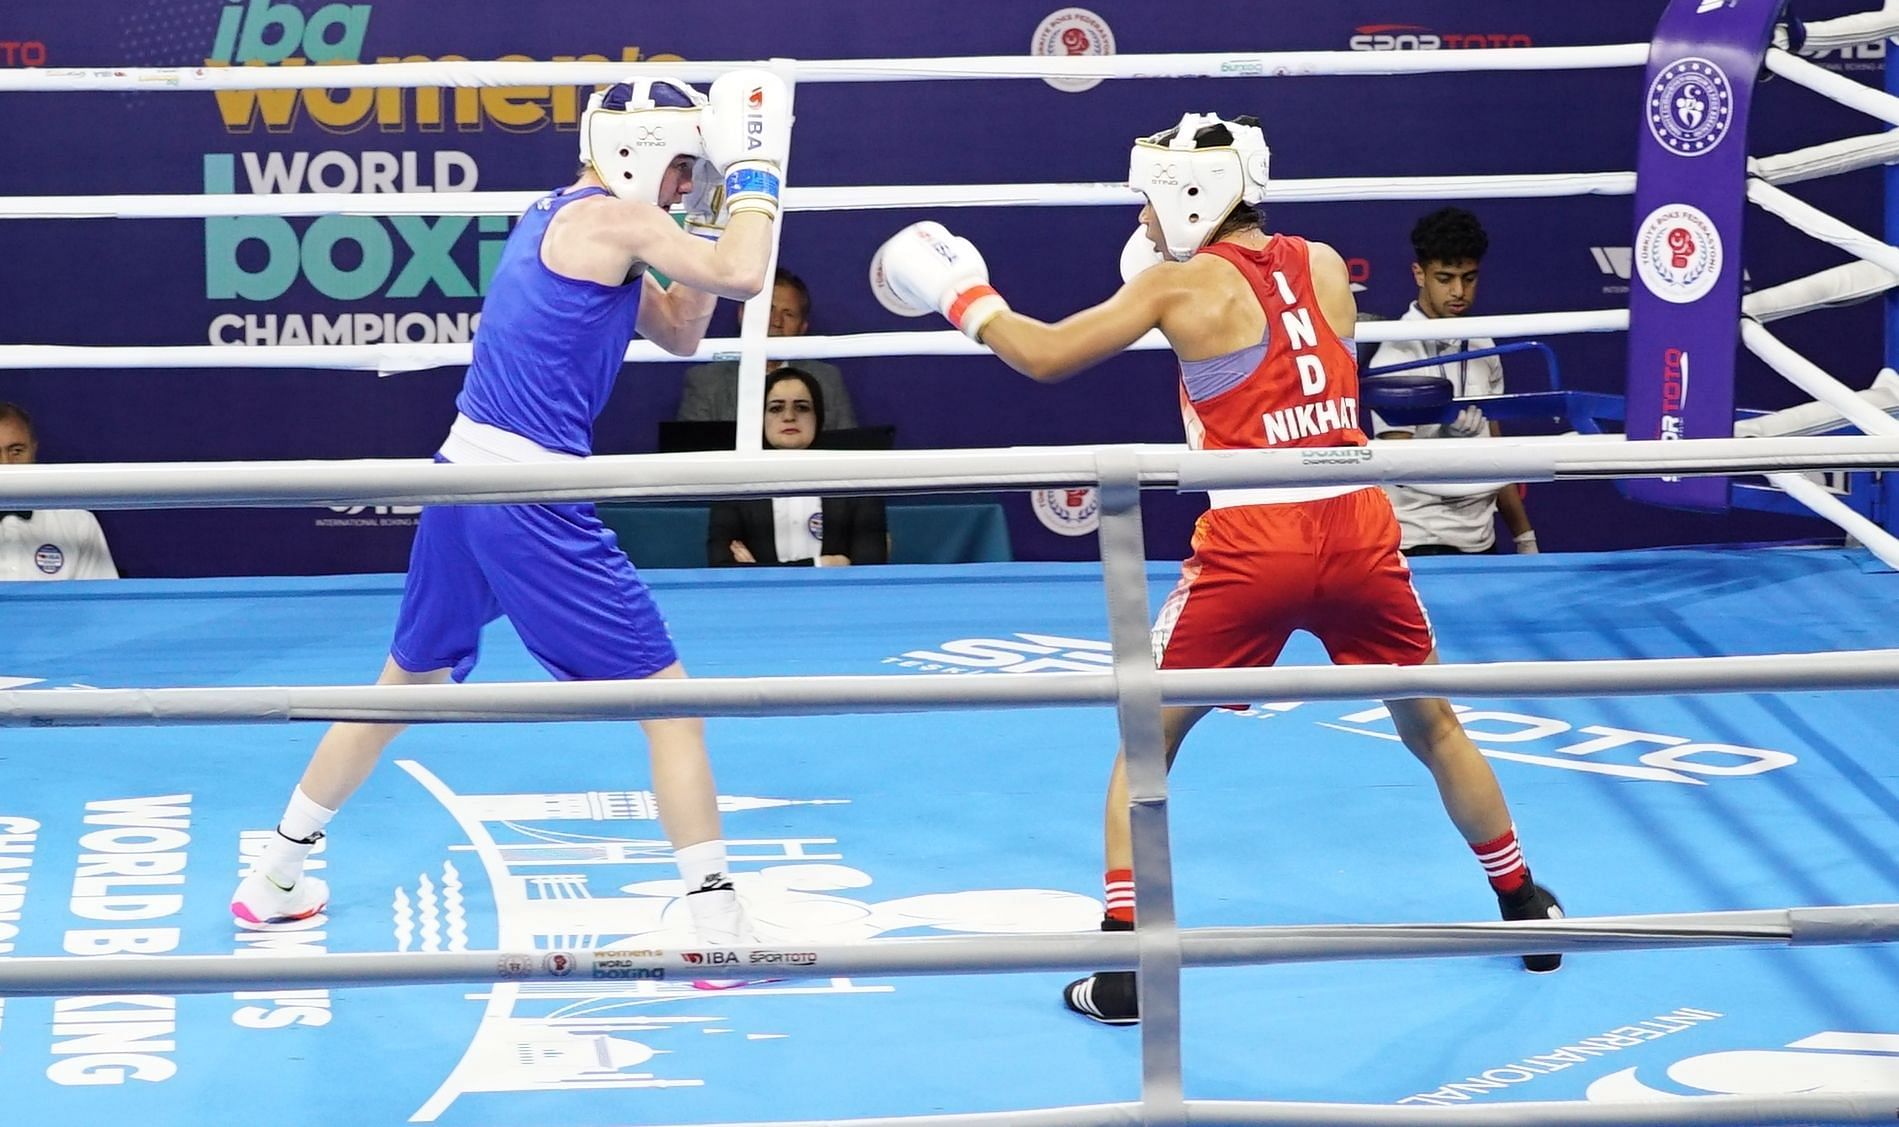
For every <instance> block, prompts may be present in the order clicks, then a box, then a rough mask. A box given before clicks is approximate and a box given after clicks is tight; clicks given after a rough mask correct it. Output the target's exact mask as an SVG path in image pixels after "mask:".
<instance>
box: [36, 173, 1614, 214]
mask: <svg viewBox="0 0 1899 1127" xmlns="http://www.w3.org/2000/svg"><path fill="white" fill-rule="evenodd" d="M1634 191H1635V173H1633V172H1584V173H1571V172H1559V173H1526V174H1522V175H1496V176H1335V177H1317V178H1312V179H1306V180H1275V181H1273V182H1272V183H1271V184H1270V185H1268V186H1267V188H1266V200H1267V202H1269V203H1295V202H1301V203H1322V202H1336V201H1359V200H1437V199H1530V198H1548V197H1554V196H1590V195H1595V196H1626V195H1629V194H1631V193H1633V192H1634ZM543 194H544V193H542V192H377V193H361V192H275V193H259V194H242V193H240V194H229V193H217V194H197V195H194V194H173V195H107V196H0V219H201V218H210V217H215V216H230V215H273V216H312V215H428V216H435V215H502V216H508V217H513V216H516V215H519V214H521V213H522V212H523V211H525V210H527V208H528V207H529V205H531V204H533V202H534V201H535V200H537V199H540V198H541V196H542V195H543ZM1140 202H1141V197H1140V196H1139V194H1137V193H1136V192H1135V191H1134V190H1133V189H1131V188H1129V187H1128V186H1127V185H1126V184H1119V183H1106V182H1103V183H1072V184H901V185H864V186H860V187H830V188H813V187H788V188H786V189H785V192H784V206H785V210H787V211H871V210H879V209H892V208H919V207H1091V206H1104V205H1105V206H1115V207H1120V206H1128V207H1132V206H1134V205H1136V204H1139V203H1140Z"/></svg>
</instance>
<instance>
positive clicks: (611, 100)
mask: <svg viewBox="0 0 1899 1127" xmlns="http://www.w3.org/2000/svg"><path fill="white" fill-rule="evenodd" d="M705 104H706V99H705V95H703V94H701V93H699V92H698V91H697V90H694V89H693V88H692V87H690V86H688V85H686V84H685V83H683V82H675V81H674V80H672V79H670V78H636V79H632V80H629V81H627V82H620V83H616V84H614V85H612V86H609V87H607V88H606V89H605V90H597V91H595V92H594V95H593V96H592V97H591V98H588V99H587V112H586V113H584V114H582V115H581V116H580V159H581V160H582V161H583V162H585V163H587V164H590V165H592V166H593V169H594V171H595V172H596V173H598V174H599V175H600V179H601V180H602V181H604V182H605V183H606V186H607V190H608V191H610V192H612V193H613V194H614V195H616V196H619V197H620V198H622V199H629V200H641V201H643V202H645V203H650V204H657V203H658V202H659V186H660V182H661V181H662V180H663V179H665V176H666V168H667V166H668V165H670V164H672V162H673V158H675V157H678V156H680V155H682V154H683V155H686V156H692V157H698V158H701V159H703V158H704V157H705V142H704V141H703V140H702V139H701V138H700V136H699V111H700V110H701V109H703V108H704V107H705ZM694 175H695V178H696V177H697V175H698V174H697V172H695V174H694Z"/></svg>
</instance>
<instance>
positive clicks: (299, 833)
mask: <svg viewBox="0 0 1899 1127" xmlns="http://www.w3.org/2000/svg"><path fill="white" fill-rule="evenodd" d="M334 817H336V811H334V810H332V809H330V808H329V807H327V806H324V805H322V804H320V803H318V802H317V800H316V799H314V798H311V797H310V796H309V795H307V794H305V793H303V788H302V787H298V788H297V789H295V790H293V791H291V792H290V805H288V806H286V807H284V816H283V820H282V821H280V822H278V823H277V832H278V833H280V834H282V835H284V836H285V837H287V838H289V839H290V840H291V841H315V840H316V839H317V838H318V837H320V836H321V835H322V833H323V831H324V830H325V829H328V828H329V825H330V819H331V818H334Z"/></svg>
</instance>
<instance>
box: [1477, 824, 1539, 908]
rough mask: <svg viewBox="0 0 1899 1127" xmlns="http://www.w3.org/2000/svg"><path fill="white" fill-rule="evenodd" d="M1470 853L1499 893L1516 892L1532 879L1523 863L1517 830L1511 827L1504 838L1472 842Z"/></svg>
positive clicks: (1505, 832) (1528, 868) (1527, 867)
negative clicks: (1475, 856) (1475, 857)
mask: <svg viewBox="0 0 1899 1127" xmlns="http://www.w3.org/2000/svg"><path fill="white" fill-rule="evenodd" d="M1470 851H1471V852H1472V853H1475V854H1476V855H1477V860H1478V862H1479V863H1480V864H1482V865H1483V867H1484V875H1485V876H1487V877H1489V878H1490V887H1492V888H1494V889H1496V890H1497V891H1498V892H1515V891H1516V890H1517V889H1519V888H1522V887H1523V882H1524V881H1526V880H1528V879H1530V867H1529V866H1528V865H1525V864H1524V863H1523V847H1522V846H1520V845H1518V844H1517V828H1516V827H1515V826H1511V827H1510V828H1509V829H1507V830H1505V831H1504V833H1503V836H1502V837H1498V838H1492V839H1491V840H1489V841H1478V842H1472V843H1471V847H1470Z"/></svg>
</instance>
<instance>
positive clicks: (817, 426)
mask: <svg viewBox="0 0 1899 1127" xmlns="http://www.w3.org/2000/svg"><path fill="white" fill-rule="evenodd" d="M823 431H824V392H823V391H822V390H821V389H820V388H819V386H818V383H817V381H816V380H813V379H811V378H810V377H809V376H807V375H805V374H804V373H803V372H800V371H799V370H798V369H796V368H793V367H790V366H786V367H783V368H780V369H778V370H777V371H775V372H772V373H769V374H768V375H767V376H766V377H765V445H766V446H767V447H769V448H771V449H775V450H803V449H806V448H807V447H809V446H811V445H812V444H813V443H815V442H817V440H818V436H819V435H820V434H822V433H823ZM889 558H890V547H889V540H888V538H887V537H886V536H885V533H884V503H883V499H882V498H879V497H822V498H820V497H773V498H770V499H759V500H753V501H719V502H715V503H714V504H713V506H712V513H711V519H710V523H709V525H708V528H707V532H706V559H707V562H709V563H710V564H711V565H712V566H713V567H729V566H732V565H735V564H764V565H777V566H787V567H809V566H812V565H816V566H818V567H845V566H848V565H850V564H873V563H887V562H889Z"/></svg>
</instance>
